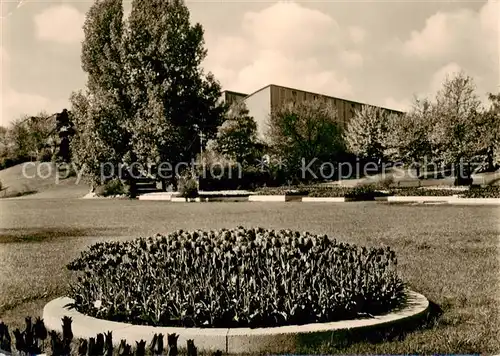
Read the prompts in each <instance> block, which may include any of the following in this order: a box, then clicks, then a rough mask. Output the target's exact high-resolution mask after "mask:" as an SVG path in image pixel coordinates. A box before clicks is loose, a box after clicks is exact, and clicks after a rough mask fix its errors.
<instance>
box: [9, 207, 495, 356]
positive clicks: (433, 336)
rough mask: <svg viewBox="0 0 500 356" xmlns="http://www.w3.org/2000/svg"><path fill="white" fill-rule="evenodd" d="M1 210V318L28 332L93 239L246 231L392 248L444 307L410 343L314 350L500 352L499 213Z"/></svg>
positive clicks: (404, 270)
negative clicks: (306, 234) (29, 319)
mask: <svg viewBox="0 0 500 356" xmlns="http://www.w3.org/2000/svg"><path fill="white" fill-rule="evenodd" d="M0 211H1V212H2V219H1V220H0V291H1V292H0V315H2V317H3V318H4V320H5V321H6V322H7V323H9V324H11V325H13V326H14V325H17V326H21V323H22V322H23V320H24V317H25V316H26V315H33V316H36V315H40V314H41V311H42V308H43V305H44V303H46V302H47V301H48V300H50V299H51V298H53V297H55V296H60V295H63V294H64V293H65V291H66V288H67V287H66V283H67V281H68V278H69V276H68V273H67V272H66V271H65V269H64V266H65V264H66V263H68V262H69V261H70V260H72V259H73V258H74V257H76V256H77V255H78V253H79V252H80V251H81V250H82V249H83V248H85V247H86V246H88V245H89V244H91V243H93V242H95V241H99V240H103V239H111V238H119V239H127V238H132V237H136V236H140V235H142V236H145V235H151V234H154V233H157V232H168V231H172V230H173V229H180V228H183V229H193V228H194V227H196V228H203V229H211V228H212V229H213V228H221V227H235V226H238V225H245V226H263V227H268V228H276V229H281V228H290V229H294V230H309V231H311V232H313V233H326V234H328V235H329V236H331V237H336V238H337V239H341V240H345V241H348V242H353V243H357V244H360V245H372V246H373V245H380V244H385V245H390V246H391V247H393V248H394V249H395V251H396V253H397V254H398V259H399V271H400V273H401V275H402V277H403V278H404V279H405V280H406V281H407V282H408V284H409V287H410V288H412V289H414V290H416V291H418V292H421V293H423V294H424V295H426V296H427V297H428V298H429V299H430V300H431V301H433V302H435V303H437V304H438V305H440V307H441V308H442V309H443V310H444V314H443V316H442V317H441V318H440V319H439V321H438V322H437V323H436V325H435V326H434V327H433V328H432V329H427V330H420V331H417V332H414V333H411V334H410V335H408V336H407V338H406V339H404V340H400V341H390V342H383V343H377V344H368V343H358V344H355V345H353V346H350V347H346V348H344V349H341V350H340V349H332V348H329V347H328V345H325V346H324V347H321V348H313V349H311V350H309V352H306V353H308V354H309V353H319V352H321V353H323V354H331V353H343V354H362V353H369V354H403V353H405V354H408V353H413V354H414V353H425V354H435V353H441V354H444V353H446V354H451V353H469V354H470V353H486V354H491V353H498V351H500V338H499V337H498V336H499V331H500V323H499V320H498V306H499V305H500V300H499V295H498V293H497V282H498V274H499V264H498V259H497V257H498V250H497V244H498V238H499V231H498V224H497V222H498V209H497V208H495V207H467V206H406V205H388V204H383V203H374V202H373V203H350V204H340V205H324V204H323V205H319V204H312V203H311V204H294V203H283V204H281V203H274V204H265V203H213V204H210V206H208V205H206V204H168V203H164V202H145V201H129V200H121V201H116V200H115V201H113V200H98V201H95V200H94V201H87V200H83V201H82V200H37V201H34V200H31V201H28V200H21V199H19V200H3V201H0ZM306 351H307V350H306Z"/></svg>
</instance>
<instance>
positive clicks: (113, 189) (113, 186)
mask: <svg viewBox="0 0 500 356" xmlns="http://www.w3.org/2000/svg"><path fill="white" fill-rule="evenodd" d="M96 194H97V195H98V196H102V197H109V196H117V195H126V194H128V191H127V188H126V187H125V185H124V184H123V183H122V181H121V180H120V179H118V178H113V179H111V180H109V181H107V182H106V183H105V184H103V185H101V186H99V187H97V189H96Z"/></svg>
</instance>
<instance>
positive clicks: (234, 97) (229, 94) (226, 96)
mask: <svg viewBox="0 0 500 356" xmlns="http://www.w3.org/2000/svg"><path fill="white" fill-rule="evenodd" d="M246 96H247V94H243V93H237V92H234V91H228V90H226V91H224V92H223V93H222V100H223V102H225V103H227V104H228V105H231V104H232V103H234V102H237V101H240V100H243V99H245V97H246Z"/></svg>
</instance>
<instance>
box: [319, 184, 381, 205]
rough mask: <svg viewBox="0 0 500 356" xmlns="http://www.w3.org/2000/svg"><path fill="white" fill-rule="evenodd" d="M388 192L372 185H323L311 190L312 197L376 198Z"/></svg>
mask: <svg viewBox="0 0 500 356" xmlns="http://www.w3.org/2000/svg"><path fill="white" fill-rule="evenodd" d="M386 195H387V194H385V193H382V192H379V191H378V190H376V189H375V187H374V186H372V185H364V186H359V187H354V188H351V187H322V188H316V189H313V190H311V191H310V192H309V196H310V197H328V198H342V197H344V198H349V199H353V200H360V201H362V200H374V199H375V197H380V196H386Z"/></svg>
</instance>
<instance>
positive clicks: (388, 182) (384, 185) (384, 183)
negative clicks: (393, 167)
mask: <svg viewBox="0 0 500 356" xmlns="http://www.w3.org/2000/svg"><path fill="white" fill-rule="evenodd" d="M394 182H395V180H394V177H393V176H386V177H384V178H382V179H381V180H380V181H378V182H377V183H375V187H376V188H377V189H381V190H387V189H390V188H391V186H392V185H393V184H394Z"/></svg>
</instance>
